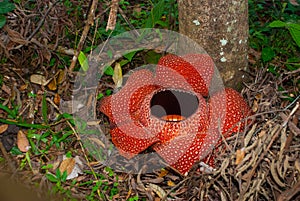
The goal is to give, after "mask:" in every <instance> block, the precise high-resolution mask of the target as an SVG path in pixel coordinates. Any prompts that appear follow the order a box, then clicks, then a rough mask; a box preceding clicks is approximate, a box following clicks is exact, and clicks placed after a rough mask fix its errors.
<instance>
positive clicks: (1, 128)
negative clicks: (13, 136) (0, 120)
mask: <svg viewBox="0 0 300 201" xmlns="http://www.w3.org/2000/svg"><path fill="white" fill-rule="evenodd" d="M7 128H8V125H7V124H2V125H0V134H2V133H4V132H5V131H6V130H7Z"/></svg>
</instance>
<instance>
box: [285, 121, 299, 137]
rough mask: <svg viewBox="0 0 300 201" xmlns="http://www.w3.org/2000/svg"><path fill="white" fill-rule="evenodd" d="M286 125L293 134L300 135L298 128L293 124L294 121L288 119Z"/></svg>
mask: <svg viewBox="0 0 300 201" xmlns="http://www.w3.org/2000/svg"><path fill="white" fill-rule="evenodd" d="M288 127H289V129H290V130H291V132H292V133H294V135H295V136H300V129H299V128H298V127H297V126H296V125H295V124H294V122H292V121H289V123H288Z"/></svg>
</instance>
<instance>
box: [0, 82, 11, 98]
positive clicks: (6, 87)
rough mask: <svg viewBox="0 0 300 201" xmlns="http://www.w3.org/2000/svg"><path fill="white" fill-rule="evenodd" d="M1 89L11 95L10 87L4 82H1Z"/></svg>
mask: <svg viewBox="0 0 300 201" xmlns="http://www.w3.org/2000/svg"><path fill="white" fill-rule="evenodd" d="M1 89H2V90H3V91H4V92H5V93H7V94H8V95H11V89H10V88H9V87H8V86H7V85H5V84H4V83H2V87H1Z"/></svg>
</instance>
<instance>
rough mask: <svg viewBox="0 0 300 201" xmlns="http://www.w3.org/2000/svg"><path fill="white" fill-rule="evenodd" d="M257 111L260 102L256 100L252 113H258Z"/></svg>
mask: <svg viewBox="0 0 300 201" xmlns="http://www.w3.org/2000/svg"><path fill="white" fill-rule="evenodd" d="M257 110H258V101H257V100H254V101H253V105H252V111H253V112H257Z"/></svg>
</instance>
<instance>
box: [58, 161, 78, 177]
mask: <svg viewBox="0 0 300 201" xmlns="http://www.w3.org/2000/svg"><path fill="white" fill-rule="evenodd" d="M74 166H75V159H74V158H66V159H64V160H63V161H62V162H61V164H60V166H59V170H60V172H61V173H63V172H64V171H67V174H68V175H69V174H71V172H72V171H73V169H74Z"/></svg>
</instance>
